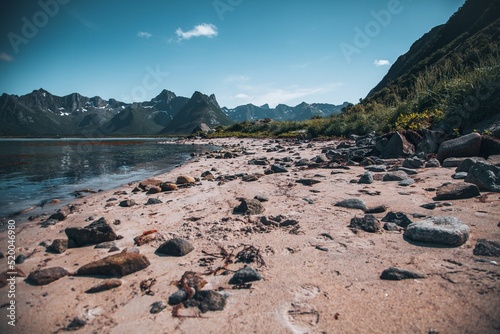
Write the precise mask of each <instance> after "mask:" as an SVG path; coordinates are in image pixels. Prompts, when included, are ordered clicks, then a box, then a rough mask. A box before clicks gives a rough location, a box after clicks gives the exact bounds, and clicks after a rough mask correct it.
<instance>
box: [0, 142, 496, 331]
mask: <svg viewBox="0 0 500 334" xmlns="http://www.w3.org/2000/svg"><path fill="white" fill-rule="evenodd" d="M411 139H412V136H411V134H410V135H408V134H400V133H396V134H393V135H392V136H388V137H375V136H365V137H353V138H351V140H345V141H318V142H315V141H313V142H310V141H295V140H289V141H285V140H258V139H234V138H233V139H215V140H211V141H210V144H213V145H217V146H220V147H223V150H221V151H218V152H212V153H210V154H206V155H203V156H198V157H195V158H193V160H192V161H190V162H189V163H187V164H184V165H182V166H180V167H178V168H176V169H174V170H173V171H171V172H169V173H167V174H164V175H160V176H158V177H155V178H154V179H149V180H144V181H142V182H140V183H137V184H129V185H125V186H123V187H120V189H117V190H113V191H108V192H102V193H94V194H88V195H87V196H85V197H83V198H80V199H77V200H75V201H74V202H73V203H72V204H70V205H68V206H65V207H64V208H62V209H60V210H59V211H58V212H56V213H54V214H53V215H52V216H50V217H49V218H44V219H41V220H38V221H33V222H27V223H23V224H22V227H20V228H18V229H17V230H16V246H17V254H18V257H19V256H21V257H20V258H19V259H18V261H17V262H18V263H19V264H18V266H17V270H16V271H17V273H18V278H17V279H16V288H17V289H16V305H17V310H16V315H17V318H16V328H15V332H23V333H24V332H33V333H55V332H62V331H68V330H79V331H81V332H85V333H87V332H88V333H92V332H95V333H135V332H137V328H140V329H141V332H151V333H157V332H168V333H174V332H179V333H193V332H197V331H200V330H201V329H203V331H204V332H207V333H221V332H223V333H236V332H238V333H240V332H241V333H245V332H256V333H269V332H272V333H351V332H371V333H387V332H397V333H402V332H418V333H451V332H454V333H457V332H458V333H465V332H467V333H493V332H500V321H499V319H500V293H499V292H500V284H499V278H500V267H499V265H498V257H499V256H500V193H499V190H500V188H499V187H500V168H499V167H498V166H499V165H500V157H499V156H498V155H495V154H494V153H495V150H496V149H497V148H496V147H495V141H494V140H493V141H492V142H488V140H490V139H484V138H482V137H481V136H480V135H478V134H471V135H468V136H464V137H461V138H457V139H454V140H452V141H441V142H439V138H435V137H433V136H432V133H428V134H427V135H426V137H424V138H420V139H419V144H418V145H414V144H412V143H411ZM490 141H491V140H490ZM484 142H488V146H487V148H486V149H487V150H488V151H487V153H486V154H485V151H484V150H485V145H484ZM184 143H186V144H191V143H197V144H198V143H208V141H202V140H195V141H190V140H185V141H184ZM497 144H498V143H497ZM416 146H419V147H416ZM429 150H431V151H435V152H437V154H431V153H429ZM415 151H420V152H421V153H418V154H416V152H415ZM374 152H377V154H374ZM492 153H493V154H492ZM496 154H498V153H496ZM481 155H482V156H481ZM7 241H8V235H7V233H2V234H0V245H2V249H1V250H0V251H2V252H4V254H5V250H6V249H7V247H6V245H7ZM0 261H1V262H0V263H1V266H0V272H2V273H3V274H2V275H0V285H3V286H4V287H2V288H1V289H0V305H1V307H0V314H1V318H0V319H4V320H1V321H0V329H2V332H5V331H4V329H6V330H7V333H9V332H12V328H10V327H9V326H8V324H7V321H5V319H7V317H6V315H7V312H8V310H7V307H8V305H9V304H8V303H9V299H8V297H7V291H8V290H7V289H8V281H7V279H8V278H9V275H8V274H7V261H6V259H5V258H2V259H0ZM2 283H3V284H2Z"/></svg>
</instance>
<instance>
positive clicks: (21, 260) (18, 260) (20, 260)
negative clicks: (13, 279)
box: [15, 254, 26, 264]
mask: <svg viewBox="0 0 500 334" xmlns="http://www.w3.org/2000/svg"><path fill="white" fill-rule="evenodd" d="M24 261H26V255H24V254H19V255H18V256H17V257H16V260H15V262H16V264H22V263H24Z"/></svg>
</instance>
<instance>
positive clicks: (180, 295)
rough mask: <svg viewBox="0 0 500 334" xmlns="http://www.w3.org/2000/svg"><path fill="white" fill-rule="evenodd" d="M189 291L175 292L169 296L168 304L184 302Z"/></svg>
mask: <svg viewBox="0 0 500 334" xmlns="http://www.w3.org/2000/svg"><path fill="white" fill-rule="evenodd" d="M187 297H188V296H187V293H186V291H184V290H182V289H181V290H177V291H176V292H174V293H173V294H171V295H170V296H169V297H168V304H169V305H177V304H180V303H182V302H183V301H185V300H186V299H187Z"/></svg>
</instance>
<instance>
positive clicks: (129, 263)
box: [76, 253, 150, 277]
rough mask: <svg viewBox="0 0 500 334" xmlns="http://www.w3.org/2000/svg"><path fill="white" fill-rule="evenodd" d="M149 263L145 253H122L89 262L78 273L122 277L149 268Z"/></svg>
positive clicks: (80, 274)
mask: <svg viewBox="0 0 500 334" xmlns="http://www.w3.org/2000/svg"><path fill="white" fill-rule="evenodd" d="M149 265H150V262H149V260H148V258H147V257H146V256H144V255H141V254H134V253H120V254H114V255H109V256H107V257H105V258H103V259H101V260H97V261H94V262H91V263H88V264H86V265H84V266H82V267H80V268H79V269H78V270H77V272H76V274H77V275H79V276H106V277H116V276H119V277H121V276H126V275H129V274H132V273H135V272H136V271H139V270H142V269H144V268H147V267H148V266H149Z"/></svg>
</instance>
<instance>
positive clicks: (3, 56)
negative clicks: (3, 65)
mask: <svg viewBox="0 0 500 334" xmlns="http://www.w3.org/2000/svg"><path fill="white" fill-rule="evenodd" d="M0 61H5V62H11V61H14V57H12V56H11V55H10V54H8V53H7V52H0Z"/></svg>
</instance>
